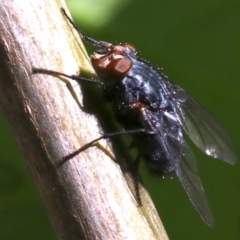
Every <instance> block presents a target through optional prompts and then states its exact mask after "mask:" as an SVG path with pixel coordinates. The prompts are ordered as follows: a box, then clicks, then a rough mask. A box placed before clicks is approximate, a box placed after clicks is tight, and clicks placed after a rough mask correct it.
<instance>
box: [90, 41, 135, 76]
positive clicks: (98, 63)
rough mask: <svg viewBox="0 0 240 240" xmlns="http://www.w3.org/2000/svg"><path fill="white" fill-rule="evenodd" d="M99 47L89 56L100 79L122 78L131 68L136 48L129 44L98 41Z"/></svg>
mask: <svg viewBox="0 0 240 240" xmlns="http://www.w3.org/2000/svg"><path fill="white" fill-rule="evenodd" d="M98 47H99V49H98V50H97V51H95V52H94V54H93V55H92V57H91V61H92V65H93V67H94V69H95V71H96V73H97V75H98V76H99V78H101V79H122V78H124V77H125V76H126V74H127V73H128V72H129V70H130V69H131V68H132V64H133V63H132V61H134V59H136V54H137V52H136V49H135V48H134V47H133V46H132V45H130V44H125V43H124V44H119V45H116V46H114V45H112V44H111V43H107V42H102V41H100V42H98Z"/></svg>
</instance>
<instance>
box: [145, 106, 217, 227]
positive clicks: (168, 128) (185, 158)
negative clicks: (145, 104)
mask: <svg viewBox="0 0 240 240" xmlns="http://www.w3.org/2000/svg"><path fill="white" fill-rule="evenodd" d="M145 111H147V110H145ZM144 119H145V120H146V121H147V122H148V124H149V125H150V127H151V128H152V130H153V131H154V132H155V133H156V134H155V136H156V138H157V141H158V142H159V147H161V148H162V149H163V150H164V152H165V154H166V157H167V159H168V160H169V161H170V162H171V165H172V168H173V170H174V171H175V173H176V175H177V176H178V178H179V181H180V182H181V184H182V186H183V188H184V190H185V191H186V193H187V195H188V197H189V199H190V201H191V203H192V204H193V206H194V208H195V209H196V210H197V212H198V214H199V215H200V217H201V218H202V219H203V221H204V222H205V223H206V224H207V225H208V226H210V227H212V226H213V225H214V221H213V217H212V213H211V210H210V208H209V206H208V202H207V199H206V196H205V192H204V189H203V187H202V183H201V180H200V178H199V177H198V174H197V166H196V161H195V157H194V155H193V153H192V151H191V149H190V148H189V147H188V145H187V143H186V142H185V141H184V139H183V138H182V135H181V133H177V132H176V131H175V133H177V134H174V132H173V131H172V130H173V129H174V128H173V126H174V125H173V121H175V124H179V123H178V120H177V119H176V118H175V116H174V115H169V114H167V115H164V114H162V115H161V114H156V113H152V112H151V111H147V112H145V114H144ZM159 123H161V124H159Z"/></svg>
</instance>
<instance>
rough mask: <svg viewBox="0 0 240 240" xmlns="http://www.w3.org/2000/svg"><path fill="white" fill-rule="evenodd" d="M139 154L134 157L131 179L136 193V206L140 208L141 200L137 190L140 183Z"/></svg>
mask: <svg viewBox="0 0 240 240" xmlns="http://www.w3.org/2000/svg"><path fill="white" fill-rule="evenodd" d="M140 159H141V157H140V154H138V156H137V157H136V159H135V160H134V162H133V170H132V177H133V181H134V188H135V193H136V201H137V206H138V207H141V206H142V199H141V194H140V190H139V182H140V181H141V178H140V174H139V171H138V167H139V163H140Z"/></svg>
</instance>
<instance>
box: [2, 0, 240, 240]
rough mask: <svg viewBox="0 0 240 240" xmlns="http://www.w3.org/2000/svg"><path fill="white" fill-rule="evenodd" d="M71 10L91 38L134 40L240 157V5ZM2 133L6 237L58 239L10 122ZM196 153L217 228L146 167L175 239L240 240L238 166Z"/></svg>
mask: <svg viewBox="0 0 240 240" xmlns="http://www.w3.org/2000/svg"><path fill="white" fill-rule="evenodd" d="M91 4H92V5H91ZM69 7H70V8H71V9H72V14H73V17H74V19H75V21H76V23H77V24H78V25H79V26H81V28H82V30H84V32H86V33H87V34H88V35H90V36H91V37H93V38H96V39H100V40H105V41H109V42H113V43H115V42H116V41H119V42H129V43H131V44H133V45H134V46H135V47H137V49H138V50H140V51H141V55H142V57H144V58H146V59H148V60H150V61H151V62H153V63H154V64H157V65H159V66H161V67H164V72H165V73H167V75H168V76H170V78H171V79H173V81H174V82H175V83H177V84H178V85H180V86H181V87H183V88H184V89H185V90H186V91H187V92H188V93H190V94H191V95H192V96H194V98H195V99H197V100H198V102H200V103H201V104H202V105H204V106H205V107H206V108H207V109H209V111H210V112H211V113H213V114H214V115H215V116H216V118H217V119H219V121H220V122H221V123H222V124H223V125H224V126H225V128H226V129H227V131H228V132H229V134H230V135H231V136H232V139H233V142H234V144H235V147H236V154H237V156H239V150H238V146H239V145H240V131H239V123H240V114H239V108H240V96H239V95H240V70H239V63H240V46H239V45H240V30H239V29H240V1H238V0H228V1H226V0H225V1H223V0H222V1H221V0H219V1H216V0H215V1H214V0H210V1H207V0H201V1H200V0H195V1H190V0H182V1H176V0H175V1H173V0H163V1H154V0H152V1H139V0H138V1H137V0H134V1H133V0H132V1H126V0H125V1H123V0H119V1H117V0H111V1H110V0H108V1H107V0H105V1H99V0H91V1H90V0H85V1H80V0H75V1H73V0H72V1H69ZM71 9H70V10H71ZM0 132H1V138H0V157H1V160H0V239H4V240H14V239H35V240H36V239H45V240H46V239H55V235H54V232H53V230H52V229H51V225H50V223H49V220H48V218H47V216H46V214H45V211H44V210H43V207H42V203H41V201H40V200H39V197H38V195H37V193H36V191H35V189H34V186H33V184H32V182H31V180H30V177H29V174H28V172H27V170H26V167H25V165H24V163H23V161H22V159H21V157H20V155H19V154H18V152H17V150H16V146H15V144H14V141H13V139H12V137H11V135H10V133H9V130H8V127H7V126H6V124H5V122H4V120H3V117H1V118H0ZM3 149H4V150H3ZM194 153H195V154H196V158H197V163H198V167H199V175H200V177H201V179H202V182H203V186H204V188H205V191H206V195H207V198H208V201H209V205H210V207H211V210H212V213H213V215H214V219H215V227H214V228H213V229H210V228H208V227H207V226H206V225H204V224H203V222H202V221H201V219H200V218H199V217H198V215H197V214H196V212H195V210H194V209H193V207H192V205H191V203H190V201H189V200H188V199H187V197H186V195H185V193H184V190H183V189H182V187H181V186H180V184H179V183H178V181H177V180H176V178H175V177H173V179H171V178H169V177H166V178H164V179H162V178H157V177H151V176H149V175H148V174H147V173H145V172H144V169H142V172H143V180H144V183H145V186H146V189H147V190H148V191H149V192H150V195H151V196H152V198H153V201H154V203H155V205H156V207H157V209H158V212H159V214H160V216H161V219H162V221H163V223H164V226H165V228H166V231H167V233H168V235H169V238H170V239H171V240H181V239H185V240H188V239H195V240H198V239H199V240H200V239H205V240H206V239H220V240H221V239H231V240H235V239H240V174H239V173H238V172H239V170H240V167H239V163H237V164H236V166H234V167H233V166H230V165H227V164H225V163H224V162H221V161H218V160H215V159H211V158H210V157H207V156H205V155H204V154H203V153H201V152H200V151H199V150H198V149H196V148H194Z"/></svg>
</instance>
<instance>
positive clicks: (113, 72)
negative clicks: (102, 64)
mask: <svg viewBox="0 0 240 240" xmlns="http://www.w3.org/2000/svg"><path fill="white" fill-rule="evenodd" d="M131 67H132V62H131V61H130V60H129V59H126V58H119V59H114V60H112V61H111V62H110V63H109V64H108V66H107V69H106V70H107V71H108V72H109V75H110V76H112V77H125V75H126V74H127V73H128V71H129V70H130V69H131Z"/></svg>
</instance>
